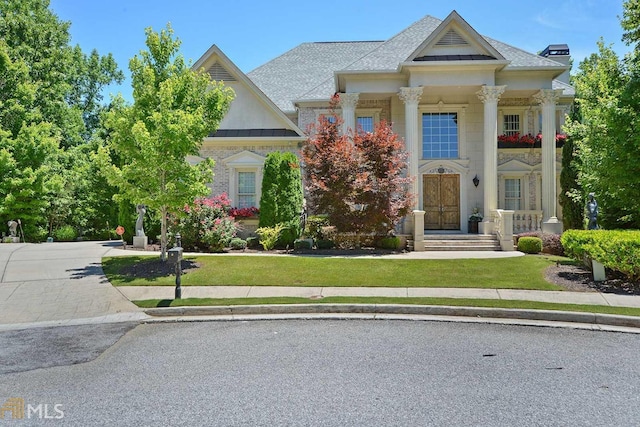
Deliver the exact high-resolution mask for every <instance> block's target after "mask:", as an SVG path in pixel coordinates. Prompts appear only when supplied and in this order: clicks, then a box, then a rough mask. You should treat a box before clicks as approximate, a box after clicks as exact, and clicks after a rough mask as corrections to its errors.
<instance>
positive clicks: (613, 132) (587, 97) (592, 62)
mask: <svg viewBox="0 0 640 427" xmlns="http://www.w3.org/2000/svg"><path fill="white" fill-rule="evenodd" d="M598 50H599V51H598V53H595V54H592V55H591V56H590V57H588V58H587V59H585V60H584V61H583V62H582V63H581V64H580V66H579V72H578V73H577V75H576V76H575V79H574V85H575V87H576V92H577V96H576V103H577V104H578V107H579V109H580V114H581V121H577V120H569V121H568V126H567V130H568V134H569V136H570V137H572V138H574V140H575V141H576V146H577V152H578V158H579V183H580V185H581V186H582V188H583V189H584V192H585V193H589V192H594V193H596V197H597V199H598V203H599V205H600V219H599V223H600V224H601V225H602V226H604V227H606V228H629V227H634V228H638V227H640V186H639V185H638V180H637V176H638V174H639V173H640V133H639V131H640V129H639V128H638V123H639V121H638V120H639V119H640V116H639V112H640V95H639V90H640V87H638V84H639V82H640V74H639V69H638V65H637V64H638V62H637V61H636V60H635V57H636V54H635V53H633V54H632V55H631V56H629V57H627V58H626V59H625V60H620V59H619V58H618V56H617V55H616V53H615V52H614V51H613V49H612V48H611V46H606V45H605V44H604V42H602V41H600V42H599V43H598ZM583 195H584V194H583Z"/></svg>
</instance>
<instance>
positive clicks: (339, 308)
mask: <svg viewBox="0 0 640 427" xmlns="http://www.w3.org/2000/svg"><path fill="white" fill-rule="evenodd" d="M144 312H145V313H146V314H148V315H149V316H152V319H150V321H151V322H153V321H163V319H164V321H168V320H175V321H188V320H189V318H193V319H192V320H196V317H198V316H200V317H202V316H207V317H208V318H207V320H239V319H236V316H239V317H242V316H273V315H287V316H289V315H329V314H333V315H354V314H369V315H401V316H402V315H405V316H407V317H409V316H416V315H418V316H439V317H443V316H444V317H449V318H453V319H452V320H455V318H479V319H484V320H490V319H508V320H527V321H543V322H560V323H575V324H582V325H585V324H586V325H596V326H613V327H624V328H640V317H635V316H619V315H612V314H599V313H584V312H571V311H555V310H525V309H510V308H484V307H455V306H432V305H401V304H274V305H236V306H198V307H195V306H187V307H164V308H149V309H146V310H144ZM216 317H218V319H216ZM338 317H339V316H338ZM343 317H344V316H343ZM374 318H375V317H374ZM242 320H246V319H244V318H243V319H242ZM639 332H640V331H639Z"/></svg>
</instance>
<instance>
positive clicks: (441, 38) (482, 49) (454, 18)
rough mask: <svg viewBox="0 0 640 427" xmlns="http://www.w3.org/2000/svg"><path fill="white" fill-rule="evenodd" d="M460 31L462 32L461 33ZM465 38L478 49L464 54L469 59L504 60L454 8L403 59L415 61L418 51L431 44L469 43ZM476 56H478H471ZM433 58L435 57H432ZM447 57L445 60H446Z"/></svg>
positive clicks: (421, 51)
mask: <svg viewBox="0 0 640 427" xmlns="http://www.w3.org/2000/svg"><path fill="white" fill-rule="evenodd" d="M461 33H462V34H461ZM467 38H469V39H471V42H472V43H473V44H476V45H477V48H478V50H477V51H476V53H475V54H471V55H465V56H472V58H471V59H480V60H486V59H494V60H495V59H497V60H504V56H502V54H501V53H500V52H499V51H498V50H496V49H495V48H494V47H493V46H492V45H491V44H489V43H488V42H487V41H486V40H485V39H484V37H482V36H481V35H480V34H478V32H477V31H476V30H475V29H474V28H473V27H471V25H469V24H468V23H467V21H465V20H464V19H462V17H461V16H460V15H459V14H458V12H456V11H455V10H454V11H453V12H451V13H450V14H449V16H447V17H446V18H445V20H444V21H442V22H441V23H440V25H438V28H436V29H435V30H434V31H432V32H431V34H429V36H428V37H427V38H426V39H425V40H424V41H423V42H422V43H420V45H419V46H418V47H417V48H416V49H415V50H414V51H413V53H412V54H411V55H409V57H408V58H407V59H406V60H405V61H415V60H416V59H417V58H416V57H417V56H418V55H419V54H420V53H424V49H425V48H427V47H433V46H432V45H435V46H438V45H449V44H466V45H468V44H469V41H468V40H467ZM473 56H478V57H479V58H473ZM433 59H434V60H435V58H433ZM448 59H449V58H447V59H446V60H448ZM465 59H467V58H465Z"/></svg>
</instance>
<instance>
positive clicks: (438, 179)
mask: <svg viewBox="0 0 640 427" xmlns="http://www.w3.org/2000/svg"><path fill="white" fill-rule="evenodd" d="M541 47H544V42H543V41H541ZM569 60H570V58H569V50H568V48H567V47H566V46H564V45H557V46H555V47H553V46H549V48H547V49H545V50H544V52H543V55H537V54H533V53H528V52H524V51H522V50H520V49H517V48H515V47H513V46H509V45H507V44H504V43H502V42H499V41H496V40H493V39H491V38H489V37H486V36H482V35H480V34H478V33H477V32H476V31H475V30H474V29H473V27H472V26H471V25H469V24H468V23H467V22H466V21H465V20H464V19H463V18H462V17H460V16H459V15H458V14H457V13H456V12H455V11H454V12H452V13H451V14H450V15H449V16H448V17H447V18H446V19H444V20H439V19H436V18H433V17H430V16H427V17H425V18H422V19H421V20H419V21H417V22H416V23H414V24H412V25H411V26H410V27H408V28H407V29H405V30H403V31H401V32H400V33H398V34H396V35H395V36H394V37H392V38H391V39H389V40H386V41H379V42H344V43H305V44H303V45H300V46H298V47H296V48H294V49H292V50H291V51H289V52H286V53H284V54H283V55H281V56H279V57H278V58H276V59H274V60H273V61H270V62H268V63H266V64H264V65H263V66H261V67H259V68H257V69H256V70H254V71H252V72H250V73H248V74H247V75H244V74H243V73H242V72H241V71H240V70H238V69H237V68H236V67H235V66H234V65H233V64H232V63H231V61H229V59H228V58H226V57H225V56H224V55H223V54H222V53H221V52H220V51H219V50H218V49H217V48H215V46H214V47H213V48H212V50H211V49H210V52H207V54H205V55H204V56H203V58H201V59H200V61H198V63H197V64H196V66H198V67H204V68H205V69H207V68H208V69H210V70H212V71H210V72H211V73H212V76H214V78H215V75H222V76H223V77H224V76H225V72H224V71H226V74H228V76H227V77H229V78H228V80H229V81H228V84H229V85H230V86H231V87H233V88H234V90H235V92H236V99H235V100H234V101H233V103H232V105H231V110H230V112H229V114H228V115H227V117H225V119H224V121H223V122H222V123H221V126H220V129H219V131H218V132H217V133H216V134H213V135H211V137H209V138H207V139H206V140H205V141H204V145H203V148H202V151H201V155H202V156H203V157H212V158H214V159H215V160H216V169H215V174H216V176H215V180H214V183H213V186H212V191H213V192H214V193H219V192H223V191H226V192H228V193H229V194H230V196H231V197H232V199H233V198H234V197H240V198H242V197H244V199H243V200H245V202H246V201H247V200H250V199H249V198H248V196H247V195H246V194H245V193H246V192H245V193H242V191H240V193H242V194H240V193H239V189H240V188H239V186H242V187H243V189H244V190H246V188H245V187H247V186H246V178H247V176H249V175H247V173H250V172H251V171H254V172H255V186H256V188H257V187H259V186H260V184H261V161H262V160H263V159H264V156H266V154H267V153H268V152H270V151H275V150H279V151H293V152H296V153H298V152H299V147H300V145H301V143H302V142H303V141H304V139H305V135H304V132H303V131H304V130H305V129H307V128H308V126H309V125H310V124H312V123H315V122H316V120H317V118H318V116H319V114H322V113H326V112H327V110H328V108H329V101H330V98H331V96H332V95H334V94H335V93H338V94H339V97H340V104H339V109H338V111H337V113H339V114H341V115H342V118H343V119H344V122H345V125H344V129H345V131H348V129H356V128H361V127H365V129H364V131H367V130H369V128H370V127H371V126H372V125H373V123H375V122H378V121H380V120H385V121H388V122H391V123H392V126H393V129H394V131H395V132H396V133H397V134H398V135H399V136H400V137H402V138H403V140H404V141H405V147H406V150H407V151H408V153H409V167H408V171H407V173H408V174H409V175H410V176H413V177H414V178H415V180H414V183H413V184H412V187H411V191H412V192H413V193H415V195H416V198H415V200H416V202H415V206H414V209H415V211H416V212H424V227H425V229H428V230H451V231H458V232H467V231H468V229H467V227H468V222H467V219H468V217H469V215H471V213H472V212H476V211H478V212H480V213H481V214H483V215H484V220H483V222H482V223H481V224H480V229H481V232H484V233H494V232H496V231H497V230H496V227H497V226H499V225H500V226H504V223H502V224H501V223H500V221H501V219H500V215H502V212H503V211H506V212H510V213H509V214H508V215H513V231H514V232H520V231H527V230H535V229H544V231H550V232H559V231H561V218H562V212H561V209H560V206H559V204H558V197H557V196H558V193H559V173H560V164H561V162H560V160H561V149H560V144H556V139H557V138H558V137H557V134H558V133H559V132H560V131H561V129H562V125H563V123H564V117H565V115H566V114H567V112H568V109H569V106H570V105H571V103H572V102H573V97H574V95H575V92H574V90H573V88H572V87H571V86H570V85H569V81H568V69H569V65H568V64H569ZM214 74H215V75H214ZM515 134H518V135H531V141H530V142H531V144H528V145H527V144H517V143H514V144H511V145H509V144H508V143H506V144H507V145H505V143H501V144H500V146H499V144H498V136H499V135H508V136H512V137H513V136H514V135H515ZM534 137H536V138H537V143H536V144H533V142H534V141H533V138H534ZM540 140H541V142H540ZM238 173H240V174H241V175H242V176H241V179H240V181H242V182H240V181H239V178H238ZM244 190H243V191H244ZM255 191H256V194H255V195H254V199H253V200H254V203H255V204H256V205H257V204H258V203H259V190H257V189H256V190H255ZM420 215H423V214H420ZM509 218H511V216H510V217H509ZM509 221H511V220H510V219H509ZM413 224H415V222H414V220H413V218H407V220H406V221H405V223H404V224H403V228H404V231H406V232H408V231H412V227H413ZM509 224H511V222H509Z"/></svg>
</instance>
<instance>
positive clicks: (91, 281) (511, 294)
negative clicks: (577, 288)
mask: <svg viewBox="0 0 640 427" xmlns="http://www.w3.org/2000/svg"><path fill="white" fill-rule="evenodd" d="M136 254H146V255H149V254H150V253H149V252H144V251H133V250H130V249H127V250H123V249H122V248H121V247H120V246H119V243H117V242H115V241H113V242H74V243H43V244H24V243H21V244H0V272H1V273H0V274H1V276H0V330H6V329H16V328H20V327H28V326H34V325H39V326H49V325H66V324H85V323H105V322H118V321H136V320H143V319H145V318H147V317H148V316H147V315H146V314H145V313H144V312H143V311H142V310H140V309H139V308H138V307H136V306H135V305H134V304H132V303H131V302H130V300H142V299H172V298H173V295H174V287H172V286H142V287H140V286H123V287H119V288H114V287H113V286H111V284H110V283H109V282H108V281H107V279H106V277H105V276H104V273H103V271H102V267H101V259H102V257H104V256H123V255H136ZM246 255H247V256H264V255H263V254H252V255H250V254H246ZM211 256H228V255H224V254H216V255H211ZM291 256H294V255H291ZM510 256H522V254H521V253H519V252H411V253H407V254H398V255H385V256H384V257H385V258H391V259H397V258H403V259H446V258H489V257H510ZM376 257H379V256H376ZM182 296H183V298H205V297H208V298H244V297H269V296H293V297H305V298H312V297H315V298H318V297H328V296H388V297H450V298H484V299H504V300H530V301H545V302H560V303H570V304H590V305H610V306H621V307H640V296H625V295H614V294H602V293H598V292H555V291H523V290H503V289H500V290H495V289H463V288H349V287H305V288H297V287H267V286H248V287H247V286H193V287H190V286H185V287H183V288H182Z"/></svg>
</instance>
